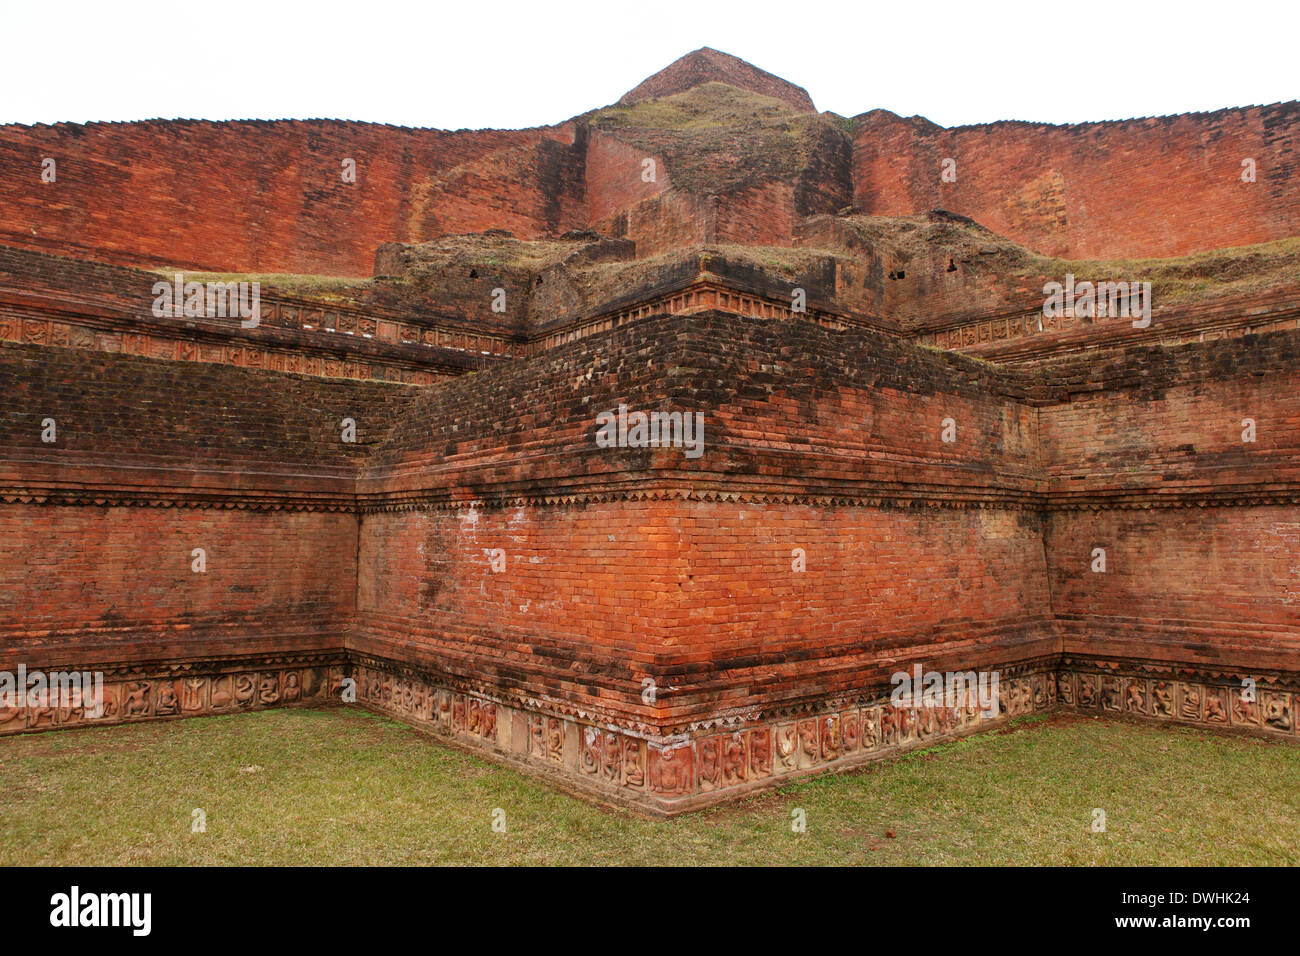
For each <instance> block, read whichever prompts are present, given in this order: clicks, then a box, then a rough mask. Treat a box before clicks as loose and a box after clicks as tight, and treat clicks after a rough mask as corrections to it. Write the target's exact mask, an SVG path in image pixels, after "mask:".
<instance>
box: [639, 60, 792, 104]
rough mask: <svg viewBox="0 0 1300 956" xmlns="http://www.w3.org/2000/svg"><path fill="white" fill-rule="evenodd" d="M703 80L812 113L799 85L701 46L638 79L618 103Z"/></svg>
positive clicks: (668, 93) (680, 89)
mask: <svg viewBox="0 0 1300 956" xmlns="http://www.w3.org/2000/svg"><path fill="white" fill-rule="evenodd" d="M705 83H726V84H727V85H728V86H735V87H739V88H740V89H742V90H752V91H753V92H755V93H762V94H763V95H764V96H770V97H772V98H774V99H778V100H780V101H781V102H783V103H788V104H789V105H790V106H792V107H794V108H795V109H796V110H799V111H800V112H801V113H812V112H816V110H817V107H816V106H814V105H813V101H812V97H811V96H809V95H808V91H807V90H805V89H804V88H803V87H802V86H795V85H794V84H793V83H790V82H788V81H787V80H783V79H781V78H780V77H779V76H773V75H772V74H771V73H768V72H767V71H766V70H760V69H759V68H758V67H756V66H753V65H751V64H749V63H746V62H745V61H744V60H742V59H740V58H739V57H734V56H731V55H730V54H729V53H722V52H721V51H719V50H714V49H711V48H709V47H707V46H706V47H701V48H700V49H698V50H696V51H694V52H693V53H688V54H686V55H685V56H684V57H682V58H681V59H680V60H677V61H675V62H673V63H671V64H669V65H668V66H666V67H665V68H664V69H662V70H660V71H659V72H658V73H656V74H655V75H654V76H652V77H650V78H649V79H647V80H644V81H643V82H641V83H640V84H639V85H638V86H637V87H636V88H635V89H633V90H630V91H628V92H627V93H624V94H623V97H622V98H621V99H620V100H619V103H621V104H624V105H626V104H629V103H639V102H641V101H642V100H648V99H654V98H655V97H659V96H671V95H672V94H674V93H683V92H685V91H686V90H689V89H692V88H693V87H696V86H702V85H703V84H705Z"/></svg>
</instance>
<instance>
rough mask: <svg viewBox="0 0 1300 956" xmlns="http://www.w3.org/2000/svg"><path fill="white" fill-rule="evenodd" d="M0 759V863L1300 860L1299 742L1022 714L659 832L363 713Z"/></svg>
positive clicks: (81, 735) (206, 725)
mask: <svg viewBox="0 0 1300 956" xmlns="http://www.w3.org/2000/svg"><path fill="white" fill-rule="evenodd" d="M0 770H3V773H4V780H5V783H6V788H5V794H4V799H3V804H2V805H0V864H4V865H14V864H90V865H96V864H99V865H103V864H164V865H166V864H290V865H292V864H322V865H339V864H429V863H434V864H519V863H526V864H650V865H657V864H668V865H697V864H756V865H765V864H819V863H838V864H875V863H879V864H1206V865H1209V864H1214V865H1239V864H1290V865H1296V864H1300V847H1298V846H1297V843H1298V841H1297V836H1300V747H1297V746H1296V745H1294V744H1282V743H1275V742H1270V741H1259V740H1248V739H1237V738H1231V737H1225V736H1215V735H1212V734H1206V733H1202V732H1198V731H1194V730H1186V729H1179V728H1167V727H1151V726H1140V725H1132V724H1121V723H1111V722H1107V721H1103V720H1097V719H1092V718H1074V717H1058V718H1054V719H1050V720H1044V719H1042V718H1037V719H1035V718H1028V719H1024V720H1022V721H1020V722H1018V723H1017V724H1015V725H1014V726H1012V727H1010V728H1007V729H1005V730H1003V731H999V732H994V733H985V734H982V735H979V736H975V737H970V738H967V739H965V740H962V741H959V742H957V743H951V744H945V745H941V746H938V747H935V748H932V749H930V750H926V751H921V752H916V753H913V754H910V755H907V756H904V757H901V758H897V759H894V760H892V761H887V762H882V763H877V764H875V765H872V766H870V767H868V768H864V769H862V770H858V771H854V772H850V773H846V774H842V775H838V776H823V777H819V778H815V779H812V780H806V781H799V782H795V783H791V784H788V785H786V786H785V787H782V788H781V789H780V790H777V791H773V792H769V793H766V794H762V795H759V796H753V797H749V798H745V799H743V800H741V801H739V802H735V803H732V804H729V805H727V806H724V807H720V808H715V809H712V810H704V811H701V812H698V813H694V814H688V815H686V816H684V817H679V818H677V819H674V820H670V821H655V820H647V819H642V818H640V817H637V816H635V815H633V814H630V813H626V812H621V811H613V810H608V809H603V808H600V807H597V806H594V805H592V804H590V803H587V802H585V801H583V800H581V799H578V798H576V797H570V796H567V795H565V794H563V793H561V792H559V791H557V790H555V789H553V788H552V787H550V786H548V785H547V784H546V783H544V782H541V781H539V780H537V779H535V778H533V777H530V776H528V775H527V774H524V773H520V772H518V771H515V770H512V769H507V768H504V767H501V766H498V765H496V764H493V763H491V762H489V761H487V760H483V759H480V758H478V757H475V756H471V755H469V754H466V753H462V752H461V751H458V750H455V749H453V748H451V747H448V746H446V745H444V744H441V743H439V742H437V741H435V740H431V739H430V738H429V737H427V736H425V735H422V734H420V733H417V732H416V731H414V730H411V729H409V728H407V727H405V726H403V725H402V724H399V723H396V722H394V721H390V720H387V719H384V718H381V717H377V716H375V715H373V714H369V713H366V712H364V711H361V710H358V709H333V710H320V711H312V710H278V711H265V712H260V713H249V714H240V715H233V716H225V717H208V718H202V719H195V720H183V721H169V722H162V723H153V724H146V725H136V726H122V727H106V728H96V729H93V730H83V731H68V732H60V733H50V734H37V735H30V736H24V737H10V738H5V739H3V740H0ZM195 808H201V809H203V810H204V811H205V813H206V818H207V819H206V824H207V829H206V832H203V833H192V832H191V813H192V811H193V810H194V809H195ZM498 808H499V809H501V810H504V811H505V828H506V832H504V833H499V832H494V831H493V828H492V821H493V811H494V810H496V809H498ZM1094 808H1101V809H1103V810H1104V811H1105V813H1106V831H1105V832H1104V833H1094V832H1092V828H1091V824H1092V820H1093V809H1094ZM795 810H803V811H804V813H805V814H806V820H807V830H806V832H804V833H794V832H792V828H791V821H792V815H793V812H794V811H795ZM889 833H893V834H894V835H893V836H892V837H891V836H889V835H888V834H889Z"/></svg>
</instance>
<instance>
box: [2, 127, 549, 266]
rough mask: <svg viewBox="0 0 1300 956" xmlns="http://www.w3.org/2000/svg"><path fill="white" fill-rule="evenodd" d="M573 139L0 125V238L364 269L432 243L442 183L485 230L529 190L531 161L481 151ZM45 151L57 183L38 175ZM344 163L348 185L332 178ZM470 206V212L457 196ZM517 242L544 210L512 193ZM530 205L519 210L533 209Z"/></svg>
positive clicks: (534, 134) (56, 246) (127, 252)
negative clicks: (350, 178)
mask: <svg viewBox="0 0 1300 956" xmlns="http://www.w3.org/2000/svg"><path fill="white" fill-rule="evenodd" d="M572 138H573V134H572V130H571V129H569V130H565V129H538V130H521V131H518V132H499V131H494V130H485V131H461V132H454V133H449V132H443V131H440V130H421V129H403V128H400V127H395V126H381V125H378V124H374V123H350V122H339V121H332V120H282V121H270V122H263V121H244V122H208V121H197V120H150V121H147V122H141V123H91V124H87V125H84V126H82V125H75V124H58V125H55V126H5V127H3V128H0V170H3V175H0V208H3V209H4V210H5V213H4V216H3V218H2V219H0V236H2V237H3V241H4V242H6V243H7V244H10V245H21V246H26V247H29V248H38V249H47V250H54V251H59V252H64V253H67V254H71V255H74V256H82V257H85V258H99V259H109V260H114V261H124V262H128V263H142V262H143V263H150V264H158V265H176V266H185V267H188V268H207V269H213V270H218V271H223V270H224V271H232V270H243V271H248V272H318V273H324V274H327V275H352V276H363V275H368V274H369V272H370V264H371V257H372V256H373V254H374V250H375V247H376V246H377V245H379V244H380V243H381V242H385V241H388V240H391V239H406V240H408V241H418V240H420V239H427V238H430V237H431V236H432V235H436V232H434V233H425V232H422V231H421V230H422V229H424V228H426V227H427V228H434V227H436V220H437V215H438V214H437V212H436V211H435V207H436V206H437V203H438V200H439V198H440V197H445V196H446V194H447V190H448V188H449V186H448V183H449V182H454V183H457V184H458V185H457V186H456V188H455V196H456V201H457V203H458V204H461V205H458V206H457V207H455V208H454V209H450V208H449V209H448V210H446V211H445V212H444V215H445V216H446V218H447V220H448V222H454V223H455V224H456V225H457V226H461V227H464V226H469V227H470V228H471V229H472V230H473V231H478V230H482V229H487V228H491V227H493V226H495V225H498V222H497V213H498V212H499V211H500V208H499V206H500V203H499V198H498V197H500V196H501V195H503V194H504V193H506V192H511V191H515V192H526V191H528V190H531V189H534V188H537V187H538V185H539V182H540V181H541V180H543V179H545V178H546V177H545V176H537V175H535V174H533V173H532V172H530V167H532V166H533V164H535V163H536V162H537V155H536V154H535V153H534V152H532V151H531V150H529V149H524V151H522V152H520V153H518V154H516V155H517V156H518V157H519V162H518V163H516V164H513V165H510V166H509V168H508V169H506V170H502V169H501V167H500V166H494V165H491V164H489V165H488V166H487V167H482V166H476V163H478V162H479V161H481V160H484V159H485V158H486V157H488V156H489V155H490V154H491V153H493V152H495V151H497V150H500V149H510V148H514V147H534V146H537V144H539V143H540V142H541V140H543V139H558V140H561V141H567V142H571V141H572ZM45 157H51V158H53V159H54V160H55V161H56V163H57V164H58V165H57V181H56V182H54V183H43V182H41V178H40V175H41V161H42V159H43V158H45ZM344 159H354V160H356V164H357V181H356V182H355V183H351V184H350V183H345V182H344V181H343V179H342V168H343V167H342V161H343V160H344ZM476 197H477V199H478V200H479V202H478V215H477V218H475V217H474V215H473V213H472V212H471V211H470V205H469V204H470V203H473V202H474V200H475V198H476ZM519 201H520V203H521V206H520V211H519V213H518V216H517V218H516V219H514V220H512V224H513V225H514V226H516V228H519V229H521V230H526V231H527V232H528V233H529V234H533V235H535V234H539V233H540V232H542V231H544V230H545V229H546V228H547V226H546V224H545V223H544V222H542V221H538V220H535V219H530V218H529V215H530V214H532V215H537V214H538V211H539V210H540V209H541V208H542V206H543V205H544V203H543V201H541V200H536V201H534V200H531V199H523V198H521V199H520V200H519ZM530 204H531V205H530Z"/></svg>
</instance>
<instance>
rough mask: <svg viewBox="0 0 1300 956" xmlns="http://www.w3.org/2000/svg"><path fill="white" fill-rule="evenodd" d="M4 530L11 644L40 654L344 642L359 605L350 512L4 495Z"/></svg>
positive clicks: (151, 655) (173, 654)
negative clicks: (9, 499) (55, 501)
mask: <svg viewBox="0 0 1300 956" xmlns="http://www.w3.org/2000/svg"><path fill="white" fill-rule="evenodd" d="M0 534H2V535H3V536H4V541H5V542H6V545H5V549H4V559H3V560H0V594H2V595H4V604H5V606H6V607H7V608H8V609H9V613H8V614H7V615H6V618H7V620H6V621H5V624H4V628H3V646H4V652H5V654H6V655H7V656H10V657H12V658H14V659H16V660H25V661H27V662H28V663H29V664H35V663H37V662H41V663H54V662H56V661H57V660H66V661H75V662H79V663H85V662H87V661H89V660H100V661H113V662H116V661H122V660H135V659H146V660H151V659H157V658H162V659H167V658H180V659H183V658H188V657H194V656H199V657H207V656H217V655H221V654H231V653H242V652H248V653H253V652H257V651H260V650H268V649H274V650H290V649H298V650H308V649H313V648H315V647H318V646H325V647H329V646H334V647H337V646H339V645H340V643H341V636H340V635H341V632H342V628H343V625H344V624H345V622H346V620H347V616H348V615H349V614H350V613H351V612H352V607H353V595H354V593H355V578H356V519H355V516H353V515H349V514H325V513H312V512H254V511H227V510H221V509H212V508H203V509H194V508H140V507H87V506H62V507H60V506H43V505H38V504H0ZM195 548H202V549H204V551H205V552H206V566H207V570H206V572H204V573H196V572H194V571H193V570H192V562H193V560H194V558H193V556H192V552H193V550H194V549H195Z"/></svg>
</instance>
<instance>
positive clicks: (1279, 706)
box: [1057, 656, 1300, 741]
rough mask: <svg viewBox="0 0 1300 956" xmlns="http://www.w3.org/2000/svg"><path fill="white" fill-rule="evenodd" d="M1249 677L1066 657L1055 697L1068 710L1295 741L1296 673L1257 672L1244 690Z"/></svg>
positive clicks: (1299, 694) (1299, 733) (1299, 679)
mask: <svg viewBox="0 0 1300 956" xmlns="http://www.w3.org/2000/svg"><path fill="white" fill-rule="evenodd" d="M1250 676H1251V675H1244V674H1243V675H1239V676H1234V675H1231V674H1227V673H1210V672H1207V671H1204V670H1200V669H1196V670H1193V669H1178V668H1160V667H1156V666H1153V665H1143V664H1139V663H1134V662H1130V663H1117V662H1113V661H1101V660H1091V659H1088V658H1074V657H1069V656H1067V657H1066V658H1065V659H1064V660H1063V661H1062V666H1061V670H1060V671H1058V673H1057V684H1058V694H1057V696H1058V698H1059V700H1060V703H1061V706H1062V707H1064V708H1066V709H1068V710H1072V711H1080V712H1086V713H1100V714H1103V715H1105V716H1110V717H1125V718H1132V719H1135V720H1147V721H1157V722H1160V723H1175V724H1187V725H1190V726H1196V727H1207V728H1212V729H1215V730H1225V731H1232V732H1236V733H1246V734H1256V735H1261V734H1262V735H1266V736H1270V737H1282V738H1284V739H1288V740H1297V741H1300V725H1298V724H1297V721H1296V709H1295V708H1296V706H1297V704H1298V703H1300V675H1297V674H1290V675H1277V674H1274V675H1259V676H1258V677H1256V678H1254V679H1255V680H1256V684H1255V687H1254V690H1253V691H1249V692H1248V691H1247V690H1246V685H1245V684H1244V680H1243V679H1244V678H1246V677H1250ZM1251 697H1253V700H1252V699H1249V698H1251Z"/></svg>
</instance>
